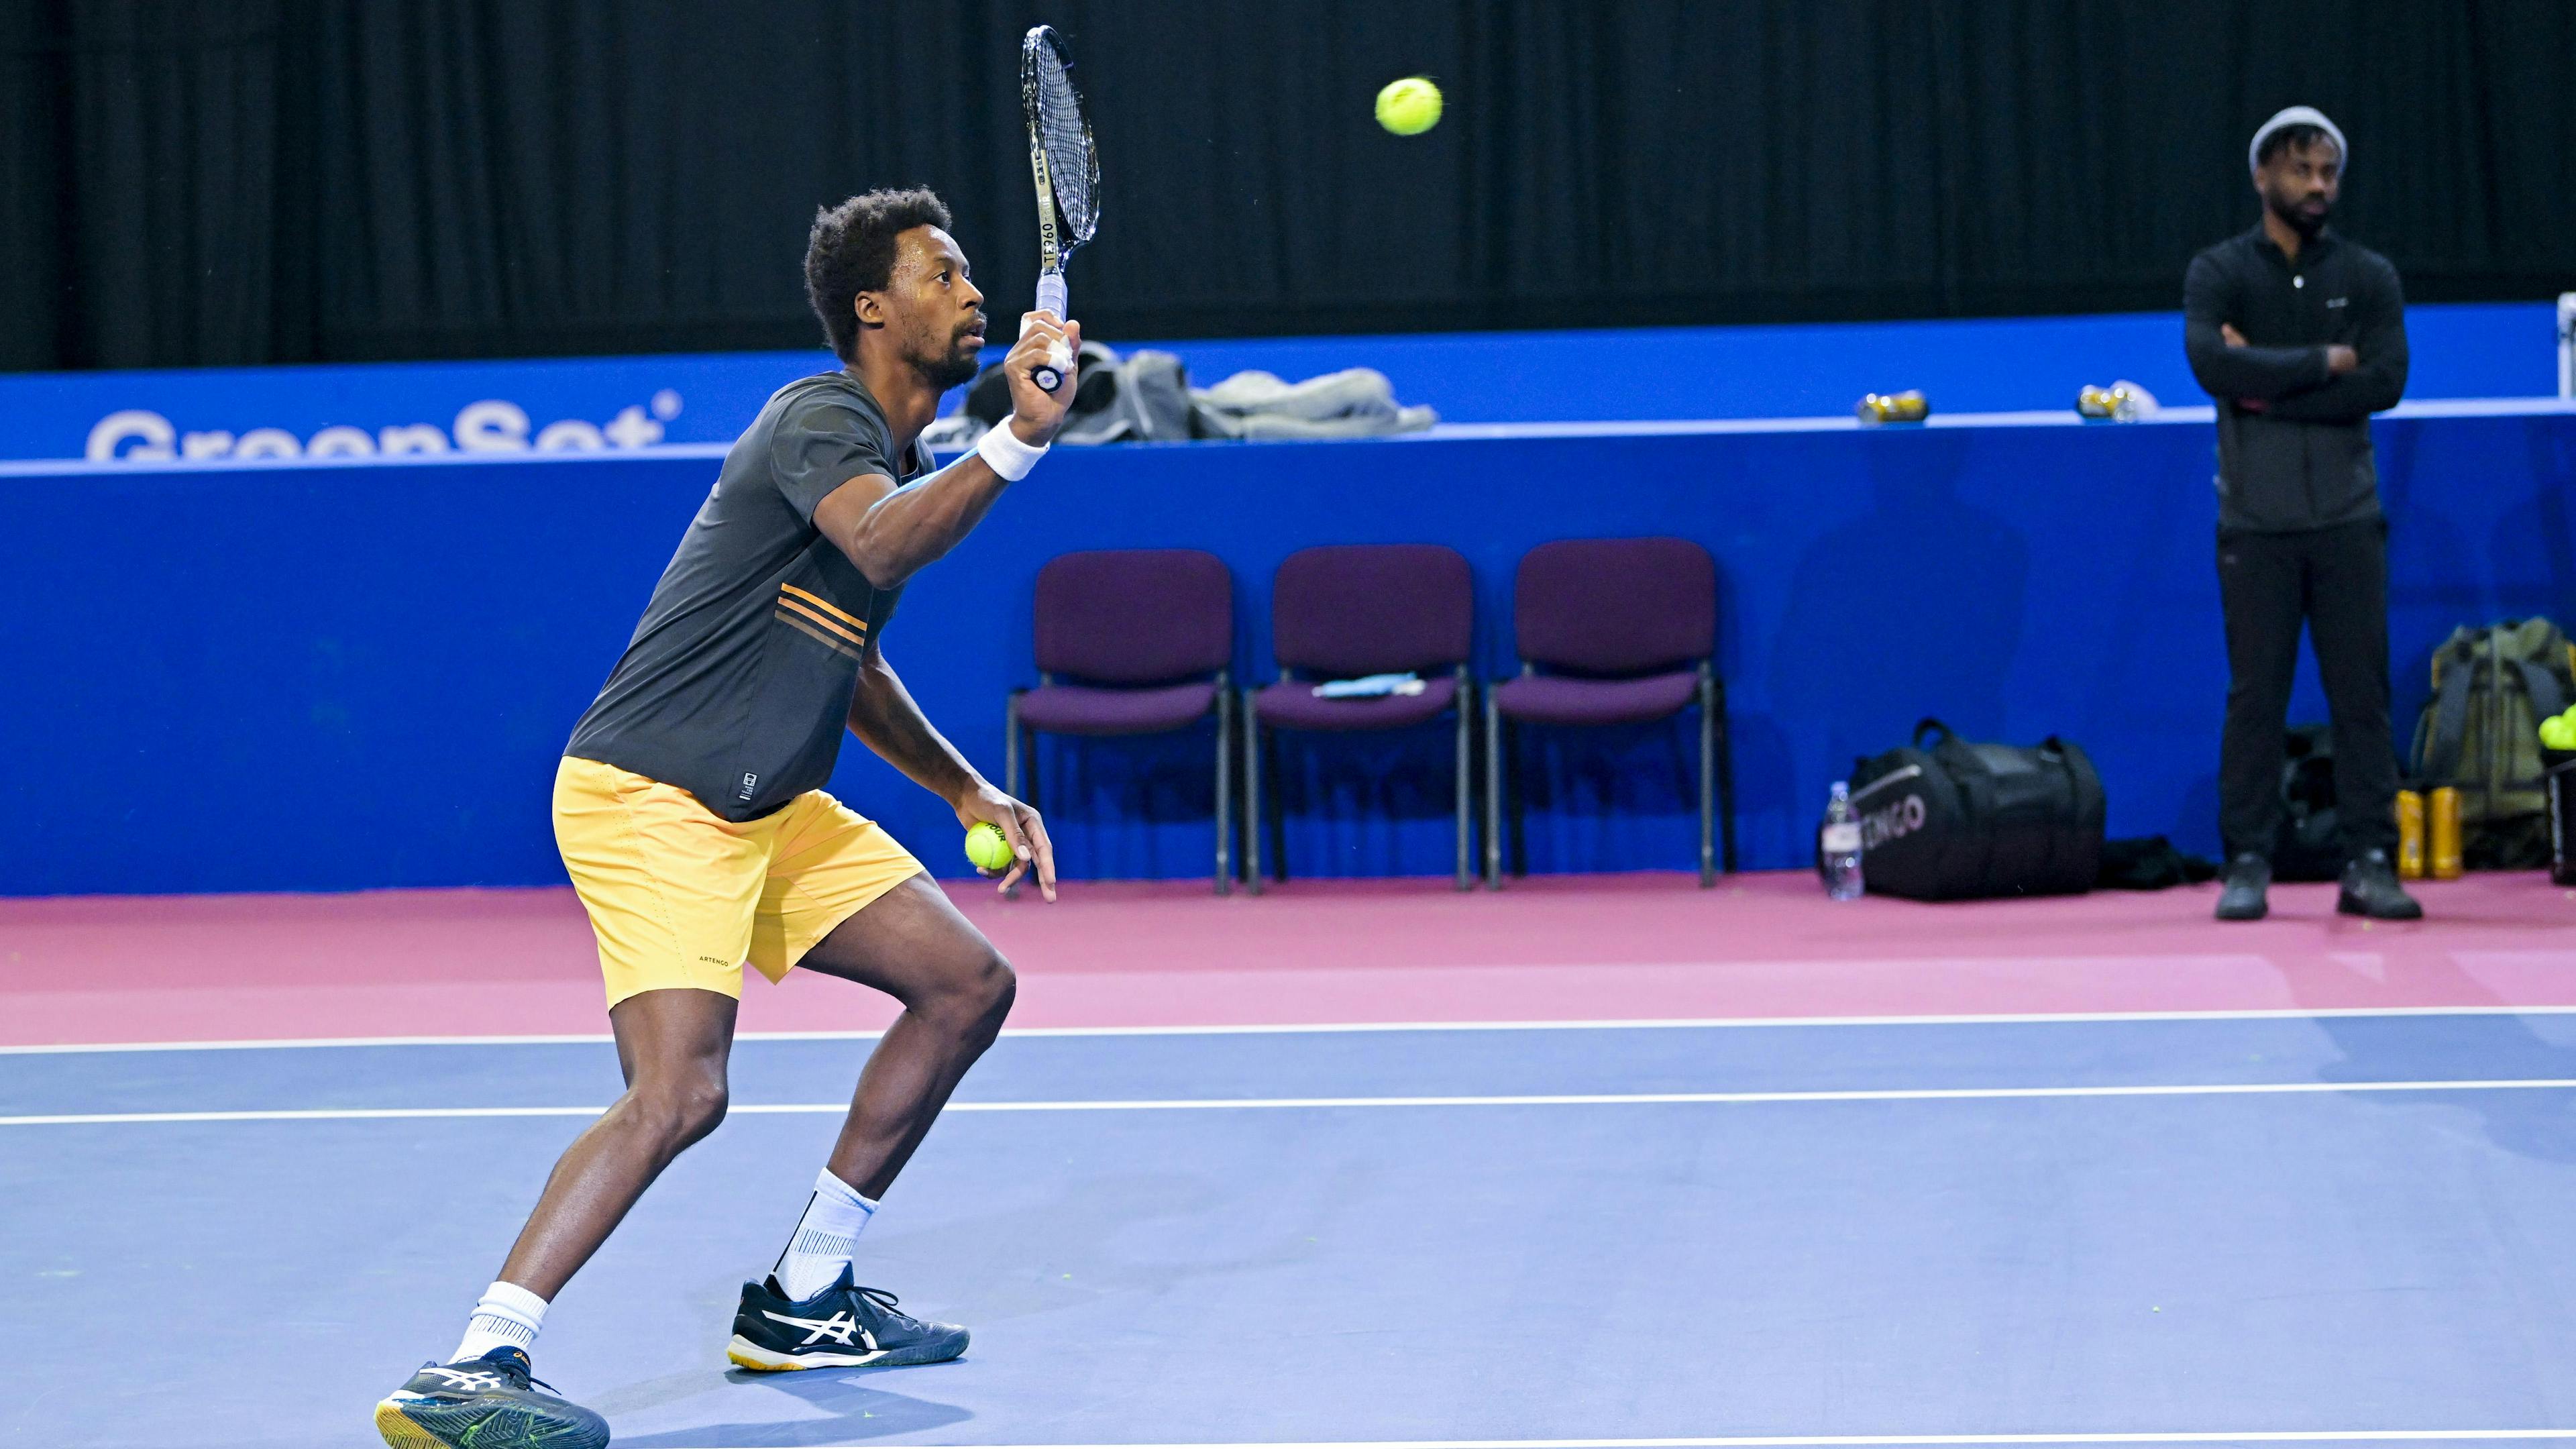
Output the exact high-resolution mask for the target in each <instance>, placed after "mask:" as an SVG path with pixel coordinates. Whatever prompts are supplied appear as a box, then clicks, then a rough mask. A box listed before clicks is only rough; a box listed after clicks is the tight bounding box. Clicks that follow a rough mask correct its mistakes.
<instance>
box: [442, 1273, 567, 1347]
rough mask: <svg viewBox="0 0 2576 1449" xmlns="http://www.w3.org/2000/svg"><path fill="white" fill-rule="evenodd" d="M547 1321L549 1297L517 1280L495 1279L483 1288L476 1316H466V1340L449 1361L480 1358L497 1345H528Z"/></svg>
mask: <svg viewBox="0 0 2576 1449" xmlns="http://www.w3.org/2000/svg"><path fill="white" fill-rule="evenodd" d="M545 1321H546V1300H544V1299H542V1298H540V1297H538V1296H537V1295H535V1294H534V1293H531V1292H529V1291H528V1290H527V1289H525V1288H522V1287H520V1286H519V1285H518V1284H516V1283H495V1284H493V1285H492V1286H491V1287H489V1288H486V1289H484V1290H483V1301H482V1302H480V1303H477V1304H475V1305H474V1316H473V1317H471V1318H469V1319H467V1320H465V1340H464V1342H462V1343H459V1344H458V1345H456V1352H454V1353H453V1354H450V1355H448V1359H447V1361H448V1362H449V1363H463V1362H464V1361H465V1360H467V1359H470V1358H481V1357H482V1356H483V1355H485V1354H487V1353H490V1352H491V1351H492V1350H494V1349H496V1348H516V1349H525V1348H527V1347H528V1346H529V1345H530V1344H533V1343H535V1342H536V1341H537V1330H538V1329H539V1328H541V1327H543V1326H544V1324H545Z"/></svg>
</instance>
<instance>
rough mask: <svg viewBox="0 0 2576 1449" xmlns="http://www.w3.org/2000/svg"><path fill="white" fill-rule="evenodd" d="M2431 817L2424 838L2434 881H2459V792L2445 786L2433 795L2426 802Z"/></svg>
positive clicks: (2426, 825)
mask: <svg viewBox="0 0 2576 1449" xmlns="http://www.w3.org/2000/svg"><path fill="white" fill-rule="evenodd" d="M2425 806H2426V812H2427V814H2428V815H2429V816H2430V817H2431V818H2430V819H2429V820H2428V821H2427V822H2426V824H2425V831H2424V834H2425V838H2426V841H2427V848H2428V851H2429V853H2430V855H2431V859H2430V860H2429V861H2428V862H2427V864H2428V865H2429V866H2430V867H2431V871H2432V876H2433V879H2435V880H2458V879H2459V878H2460V792H2459V791H2457V790H2455V789H2453V788H2451V787H2450V786H2448V785H2445V786H2443V787H2442V788H2441V789H2439V790H2436V791H2434V792H2433V794H2432V796H2431V797H2430V798H2429V799H2427V800H2426V801H2425Z"/></svg>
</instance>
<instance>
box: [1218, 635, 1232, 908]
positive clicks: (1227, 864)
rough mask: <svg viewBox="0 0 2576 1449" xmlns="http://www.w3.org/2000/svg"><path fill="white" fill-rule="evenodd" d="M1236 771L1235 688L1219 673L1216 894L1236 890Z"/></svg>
mask: <svg viewBox="0 0 2576 1449" xmlns="http://www.w3.org/2000/svg"><path fill="white" fill-rule="evenodd" d="M1233 774H1234V690H1233V688H1232V687H1231V686H1229V685H1228V684H1227V683H1226V680H1225V676H1224V675H1223V674H1219V675H1218V676H1217V683H1216V893H1217V894H1218V895H1225V894H1227V893H1228V892H1230V891H1232V890H1233V889H1234V860H1233V852H1232V851H1230V850H1228V849H1227V846H1228V845H1229V844H1231V843H1232V842H1231V840H1230V837H1231V836H1232V835H1233V833H1234V800H1233V798H1232V793H1233V792H1232V791H1231V790H1230V789H1229V788H1228V787H1229V786H1230V784H1231V783H1232V780H1231V777H1232V776H1233Z"/></svg>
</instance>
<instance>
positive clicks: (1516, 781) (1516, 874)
mask: <svg viewBox="0 0 2576 1449" xmlns="http://www.w3.org/2000/svg"><path fill="white" fill-rule="evenodd" d="M1503 851H1504V855H1505V861H1504V866H1503V868H1504V870H1505V871H1506V872H1508V873H1509V874H1510V875H1511V876H1512V877H1513V878H1515V879H1518V878H1520V877H1522V876H1526V875H1528V874H1529V797H1528V796H1527V795H1525V794H1524V793H1522V790H1521V727H1520V726H1519V725H1516V724H1514V723H1512V722H1511V721H1510V720H1505V721H1503Z"/></svg>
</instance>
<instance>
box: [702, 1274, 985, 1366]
mask: <svg viewBox="0 0 2576 1449" xmlns="http://www.w3.org/2000/svg"><path fill="white" fill-rule="evenodd" d="M896 1301H897V1300H896V1298H895V1296H894V1295H893V1294H891V1293H888V1292H887V1291H885V1290H884V1289H882V1288H861V1287H859V1286H857V1285H856V1284H854V1283H852V1282H851V1281H850V1270H849V1269H848V1268H847V1267H844V1268H842V1269H841V1276H840V1278H839V1279H838V1280H836V1281H835V1282H834V1283H833V1284H832V1286H831V1287H829V1288H826V1289H824V1290H823V1291H822V1292H820V1293H817V1294H815V1295H814V1296H813V1297H811V1298H807V1299H804V1300H802V1301H790V1300H789V1299H788V1297H787V1295H786V1293H785V1291H784V1290H782V1289H781V1288H780V1287H779V1286H778V1280H777V1279H776V1278H771V1279H770V1280H769V1281H767V1282H765V1283H745V1284H743V1285H742V1309H741V1311H740V1312H737V1313H736V1314H734V1316H733V1342H732V1343H731V1344H729V1345H727V1346H726V1349H725V1357H727V1358H729V1359H732V1360H733V1361H734V1362H735V1363H738V1364H740V1365H742V1366H743V1367H744V1368H747V1369H756V1370H759V1371H760V1372H763V1373H774V1372H779V1371H782V1370H789V1369H812V1368H855V1367H858V1366H860V1365H864V1364H875V1365H878V1366H880V1367H884V1368H894V1367H897V1366H899V1365H903V1364H916V1363H946V1362H947V1361H948V1360H950V1359H952V1358H955V1357H957V1356H958V1355H959V1354H961V1353H964V1352H965V1351H966V1338H967V1333H966V1330H965V1329H962V1328H960V1327H958V1326H957V1325H956V1324H953V1323H924V1322H922V1321H921V1320H920V1319H918V1318H915V1317H913V1316H912V1315H911V1314H909V1313H905V1312H903V1311H901V1310H900V1309H898V1308H896V1307H895V1303H896Z"/></svg>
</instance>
